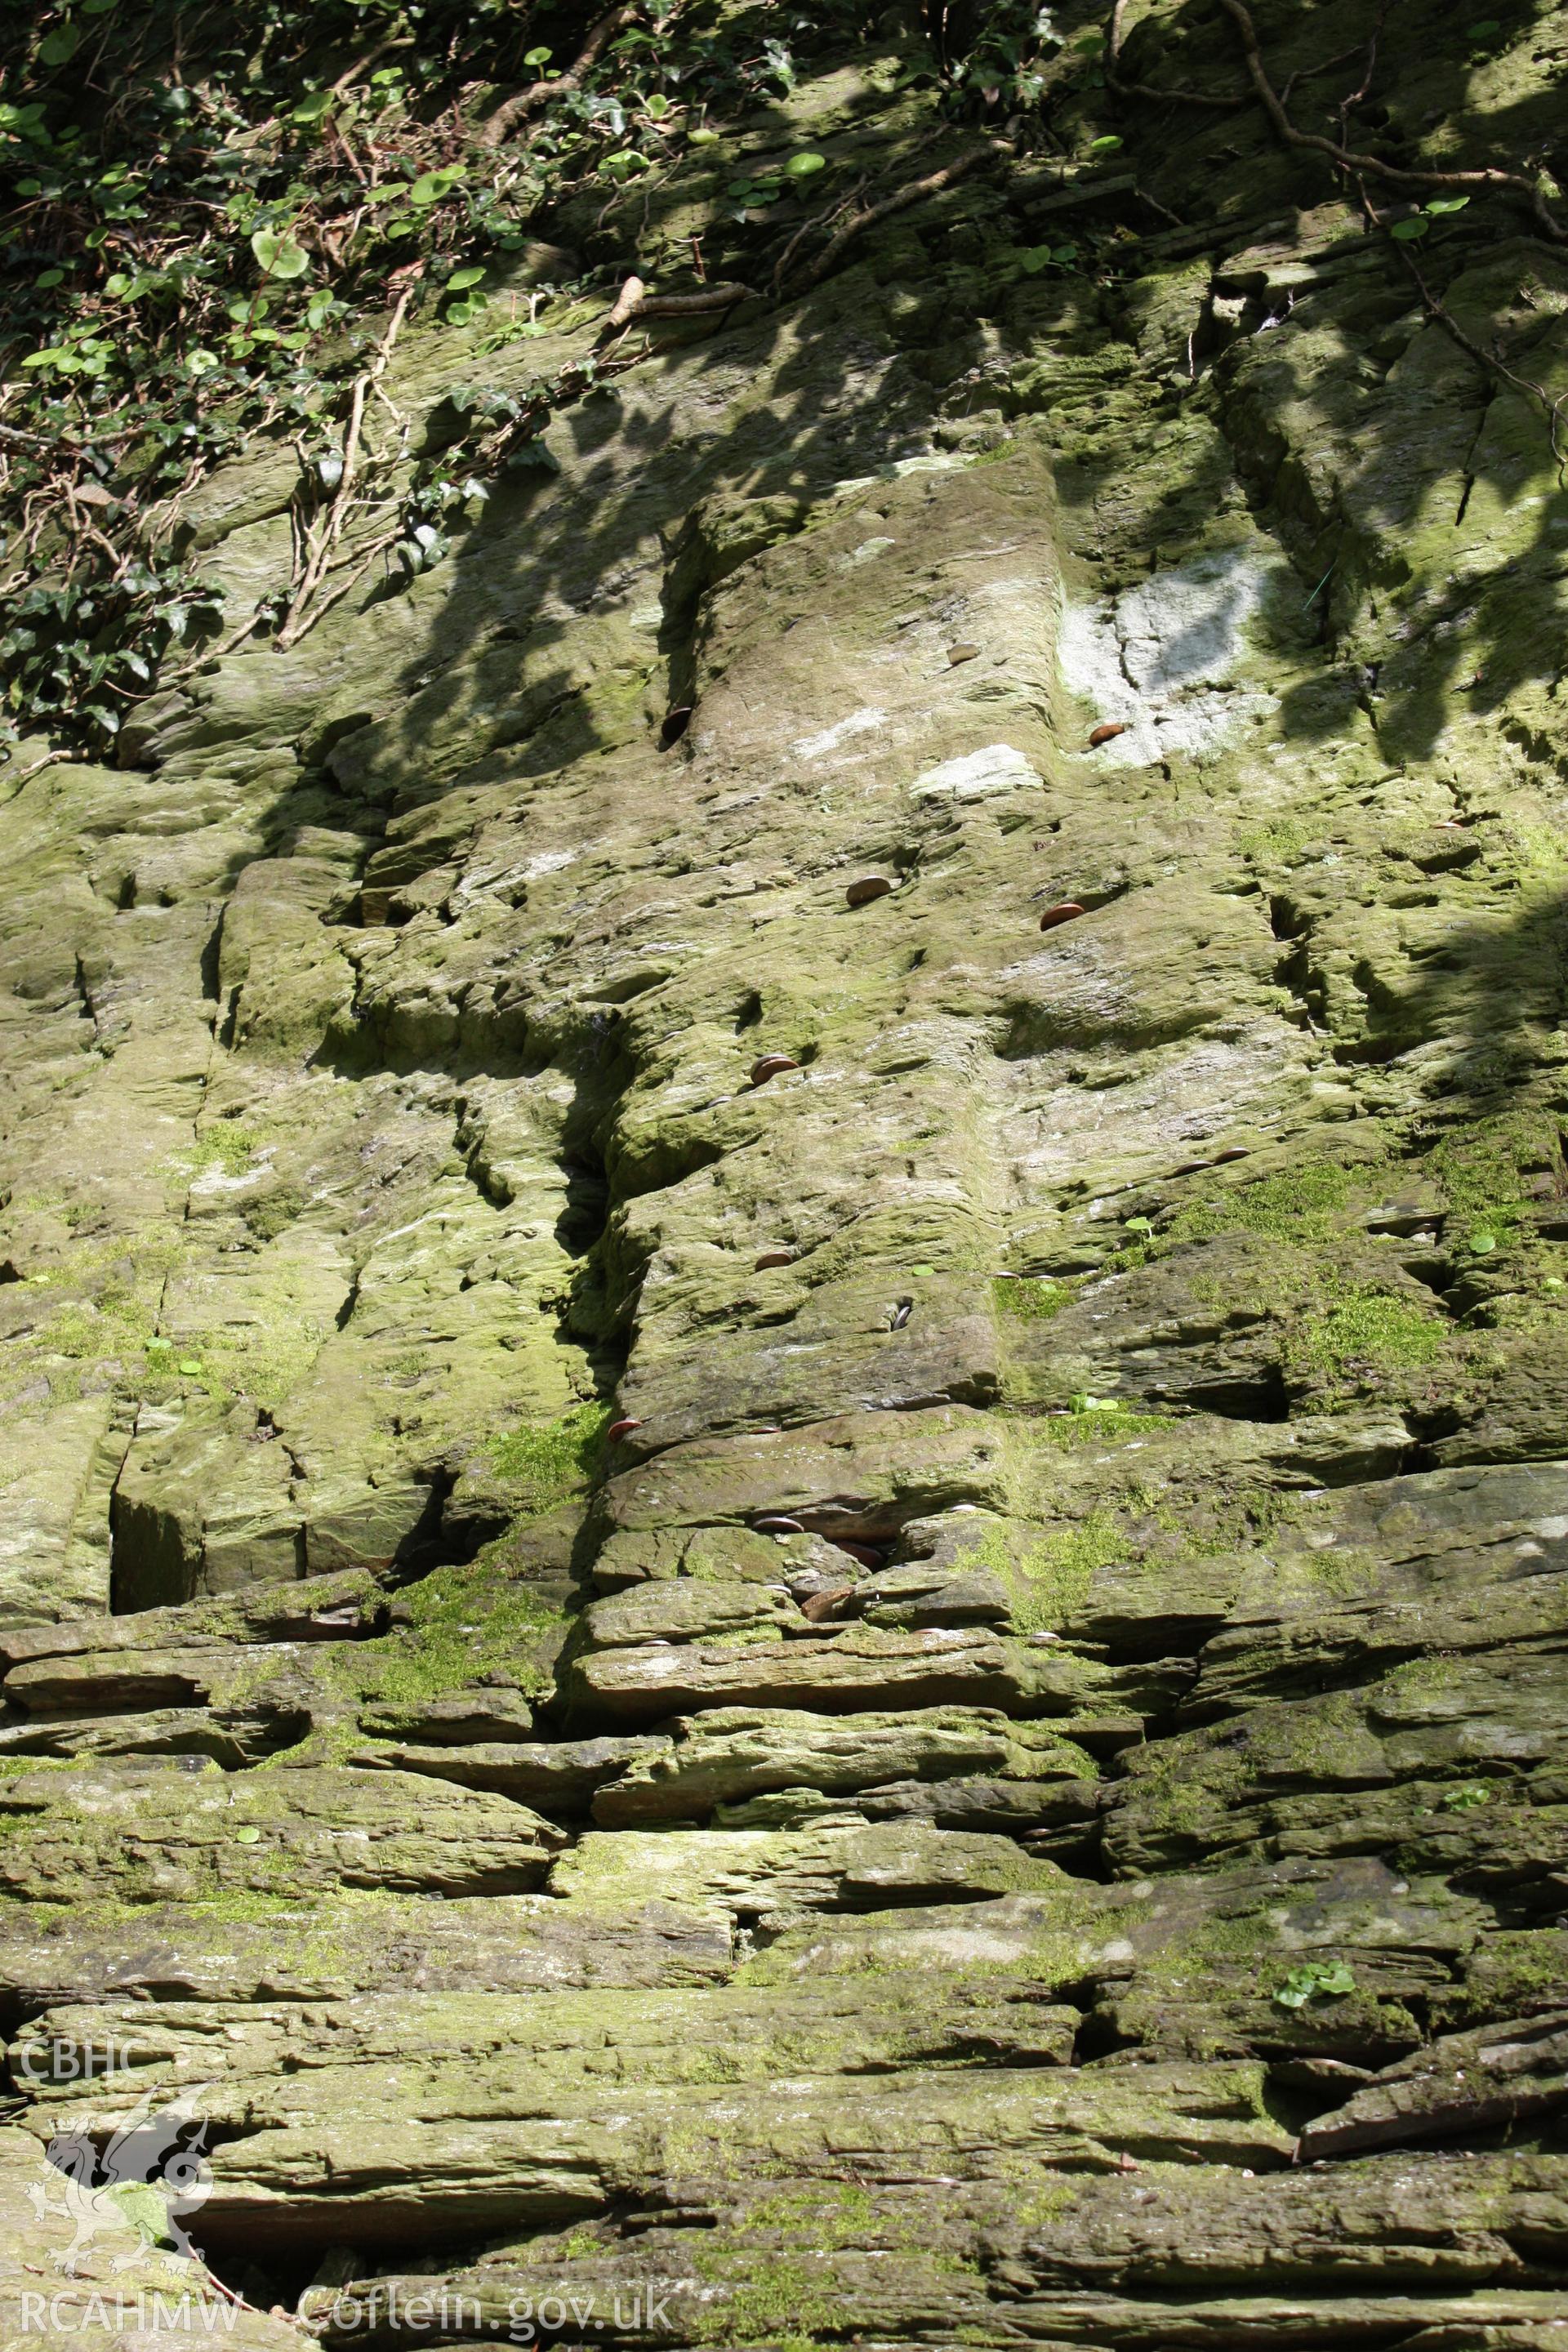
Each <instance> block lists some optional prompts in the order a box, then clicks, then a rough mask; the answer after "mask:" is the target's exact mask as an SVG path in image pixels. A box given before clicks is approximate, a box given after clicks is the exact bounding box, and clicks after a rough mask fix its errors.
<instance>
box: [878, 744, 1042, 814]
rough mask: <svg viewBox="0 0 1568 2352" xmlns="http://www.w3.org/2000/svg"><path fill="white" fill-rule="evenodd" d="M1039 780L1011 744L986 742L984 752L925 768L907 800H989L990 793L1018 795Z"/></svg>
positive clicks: (1037, 773)
mask: <svg viewBox="0 0 1568 2352" xmlns="http://www.w3.org/2000/svg"><path fill="white" fill-rule="evenodd" d="M1040 781H1041V779H1040V774H1039V771H1038V770H1037V768H1034V767H1031V766H1030V764H1029V762H1028V761H1027V760H1026V759H1025V757H1024V755H1023V753H1022V751H1015V750H1014V749H1013V746H1012V745H1011V743H987V744H986V746H985V748H984V751H965V752H963V753H962V754H961V755H960V757H959V758H957V759H956V760H944V761H942V764H941V766H940V767H936V768H927V769H926V771H925V772H924V774H923V775H919V776H917V777H916V778H915V780H914V782H913V783H912V784H911V785H910V799H911V800H914V801H928V802H929V801H979V800H989V799H990V798H991V797H992V796H993V795H994V793H1016V792H1022V791H1025V790H1026V789H1027V788H1028V787H1029V786H1030V785H1033V784H1037V783H1038V782H1040Z"/></svg>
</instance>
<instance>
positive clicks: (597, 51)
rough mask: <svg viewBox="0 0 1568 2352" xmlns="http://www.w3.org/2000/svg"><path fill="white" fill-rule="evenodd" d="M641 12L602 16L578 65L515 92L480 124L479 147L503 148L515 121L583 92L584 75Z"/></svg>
mask: <svg viewBox="0 0 1568 2352" xmlns="http://www.w3.org/2000/svg"><path fill="white" fill-rule="evenodd" d="M637 13H638V11H637V8H636V7H627V8H612V9H611V10H610V11H609V13H608V15H607V16H601V17H600V19H599V21H598V23H597V24H596V25H595V26H594V29H593V31H592V32H591V33H590V34H589V36H588V37H587V39H586V40H585V41H584V44H583V46H582V47H581V48H580V49H579V50H578V52H577V57H576V60H575V62H574V64H572V65H570V66H568V67H567V68H566V71H565V72H564V73H558V74H552V75H551V77H550V79H549V80H548V81H531V82H530V83H529V85H528V87H527V89H514V90H513V92H512V94H511V96H510V98H503V99H502V100H501V102H500V105H499V106H498V107H497V108H495V110H493V112H491V113H490V114H488V115H487V116H486V117H485V120H484V121H483V122H481V123H480V125H479V131H478V134H477V135H478V138H479V145H480V146H481V147H499V146H500V142H501V141H502V140H503V139H504V138H505V137H506V134H507V132H508V131H510V129H511V127H512V125H513V123H514V122H523V121H527V119H528V117H529V116H530V115H531V114H537V113H538V111H539V110H540V108H541V107H542V106H548V105H549V103H550V101H551V100H552V98H566V97H568V96H569V95H570V94H571V92H572V91H573V90H574V89H581V87H582V83H583V77H584V74H586V73H587V72H588V71H589V69H590V68H592V67H594V66H595V65H597V63H598V61H599V58H601V56H602V55H603V54H604V52H605V49H607V48H608V47H609V45H610V43H611V42H612V41H613V40H614V39H615V37H616V34H617V33H620V32H624V31H625V30H626V26H628V25H629V24H631V23H632V22H633V20H634V19H635V17H636V16H637Z"/></svg>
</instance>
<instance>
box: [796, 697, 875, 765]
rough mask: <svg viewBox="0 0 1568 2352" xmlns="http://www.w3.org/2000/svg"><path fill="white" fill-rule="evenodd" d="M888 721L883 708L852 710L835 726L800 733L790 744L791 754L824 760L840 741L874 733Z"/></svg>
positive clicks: (847, 740)
mask: <svg viewBox="0 0 1568 2352" xmlns="http://www.w3.org/2000/svg"><path fill="white" fill-rule="evenodd" d="M887 723H888V714H887V712H886V711H885V710H872V709H866V710H852V711H851V712H850V714H849V716H848V718H847V719H839V720H838V721H837V724H836V725H835V726H832V727H825V728H824V729H823V730H822V732H821V734H820V735H800V736H797V737H796V738H795V741H794V742H793V743H792V744H791V745H790V747H789V748H790V752H791V756H792V757H793V758H795V759H796V760H825V759H826V757H827V755H828V753H829V752H831V751H837V749H838V747H839V745H840V744H841V743H848V742H851V741H853V740H854V738H855V737H856V736H857V735H872V734H875V733H876V731H877V730H878V729H879V727H885V726H886V725H887Z"/></svg>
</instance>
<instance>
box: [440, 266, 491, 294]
mask: <svg viewBox="0 0 1568 2352" xmlns="http://www.w3.org/2000/svg"><path fill="white" fill-rule="evenodd" d="M486 274H487V273H486V271H485V270H484V268H483V267H482V266H481V265H479V264H478V263H470V264H469V266H468V268H466V269H454V270H453V272H452V275H451V276H450V278H447V293H448V294H460V293H461V292H462V290H463V289H464V287H465V286H477V285H478V284H479V280H480V279H481V278H483V277H485V275H486Z"/></svg>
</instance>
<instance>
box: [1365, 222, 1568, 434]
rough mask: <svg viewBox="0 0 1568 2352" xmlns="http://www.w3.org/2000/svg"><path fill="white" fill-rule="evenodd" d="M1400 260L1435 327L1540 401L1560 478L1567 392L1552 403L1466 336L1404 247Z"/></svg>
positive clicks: (1484, 366) (1491, 370) (1538, 386)
mask: <svg viewBox="0 0 1568 2352" xmlns="http://www.w3.org/2000/svg"><path fill="white" fill-rule="evenodd" d="M1374 217H1375V215H1374ZM1378 226H1379V227H1381V226H1383V224H1382V222H1381V221H1380V222H1379V223H1378ZM1399 257H1400V259H1401V260H1402V261H1403V262H1404V264H1405V268H1406V269H1408V270H1409V272H1410V275H1411V277H1412V278H1414V279H1415V284H1416V288H1417V289H1418V291H1419V293H1420V296H1421V299H1422V302H1423V304H1424V305H1425V307H1426V315H1427V317H1428V318H1429V319H1430V320H1432V322H1433V324H1434V325H1435V326H1438V327H1441V328H1442V330H1443V331H1444V333H1445V334H1446V335H1447V336H1448V337H1449V338H1450V340H1451V341H1454V342H1456V343H1458V347H1459V349H1460V350H1461V351H1462V352H1464V353H1465V354H1466V356H1467V357H1468V358H1469V359H1472V360H1474V362H1475V363H1476V365H1477V366H1478V367H1479V368H1482V369H1484V370H1485V371H1486V373H1488V374H1489V375H1497V376H1500V377H1501V378H1502V380H1503V382H1504V383H1510V384H1512V385H1513V387H1514V389H1515V390H1516V391H1517V392H1524V393H1528V394H1530V396H1531V399H1532V400H1537V401H1539V402H1540V404H1541V406H1542V412H1543V414H1544V415H1545V418H1546V427H1547V431H1548V433H1549V434H1550V435H1551V437H1552V457H1554V458H1555V459H1556V461H1557V469H1558V475H1559V478H1561V476H1562V473H1563V467H1568V449H1564V448H1563V446H1562V445H1561V444H1560V442H1559V441H1558V438H1557V427H1558V423H1559V420H1560V418H1561V416H1562V414H1563V407H1564V405H1565V404H1568V392H1565V393H1563V394H1560V395H1559V397H1558V398H1557V399H1556V400H1553V399H1552V398H1551V396H1550V395H1549V394H1548V393H1547V391H1546V388H1545V386H1544V384H1539V383H1531V380H1530V378H1529V377H1528V376H1524V375H1517V374H1515V373H1514V371H1513V369H1512V368H1510V366H1509V364H1508V362H1507V361H1506V360H1503V359H1500V357H1499V356H1498V354H1497V352H1489V351H1488V350H1487V349H1486V348H1485V346H1484V345H1483V344H1480V343H1478V342H1477V341H1476V340H1475V338H1474V336H1473V335H1468V334H1467V333H1466V331H1465V330H1464V328H1463V327H1461V326H1460V324H1459V322H1458V319H1456V318H1455V316H1454V314H1453V312H1452V311H1451V310H1448V309H1447V308H1446V306H1445V304H1444V302H1443V299H1442V297H1441V295H1438V294H1434V293H1433V291H1432V289H1431V288H1430V286H1428V285H1427V283H1426V278H1424V277H1423V276H1422V274H1421V270H1420V267H1419V265H1418V264H1417V262H1416V259H1415V255H1414V254H1413V253H1407V252H1406V251H1405V247H1404V246H1403V245H1401V246H1400V248H1399Z"/></svg>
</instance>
